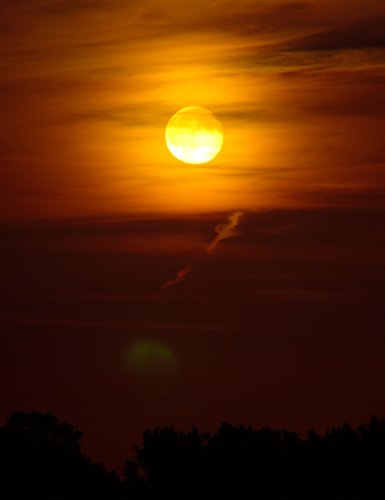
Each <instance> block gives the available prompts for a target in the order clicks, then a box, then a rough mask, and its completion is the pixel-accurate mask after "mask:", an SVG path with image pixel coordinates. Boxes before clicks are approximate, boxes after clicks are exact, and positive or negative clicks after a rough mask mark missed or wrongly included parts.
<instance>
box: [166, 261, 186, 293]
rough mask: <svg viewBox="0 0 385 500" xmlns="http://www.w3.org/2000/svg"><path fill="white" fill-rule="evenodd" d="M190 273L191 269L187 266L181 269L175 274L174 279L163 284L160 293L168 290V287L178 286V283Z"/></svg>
mask: <svg viewBox="0 0 385 500" xmlns="http://www.w3.org/2000/svg"><path fill="white" fill-rule="evenodd" d="M191 271H192V267H190V266H187V267H184V268H183V269H181V270H180V271H178V272H177V274H176V276H175V278H173V279H171V280H169V281H166V282H165V283H163V285H162V287H161V291H162V292H164V290H167V288H170V286H174V285H178V284H179V283H182V281H184V280H185V279H186V277H187V275H188V274H190V273H191Z"/></svg>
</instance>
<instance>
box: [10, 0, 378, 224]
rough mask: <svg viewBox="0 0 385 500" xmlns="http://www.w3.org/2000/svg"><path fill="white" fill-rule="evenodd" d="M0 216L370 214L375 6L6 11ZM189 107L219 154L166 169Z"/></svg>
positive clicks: (77, 5) (170, 2) (156, 0)
mask: <svg viewBox="0 0 385 500" xmlns="http://www.w3.org/2000/svg"><path fill="white" fill-rule="evenodd" d="M0 9H1V28H2V29H1V35H0V39H1V45H0V46H1V48H0V55H1V63H0V64H1V72H0V75H1V76H0V87H1V94H0V105H1V109H2V120H3V127H2V135H1V138H0V155H1V165H2V171H1V184H0V191H1V192H0V194H1V197H2V200H3V207H2V211H1V214H2V217H3V218H15V217H17V218H25V217H28V218H29V217H47V216H48V217H50V216H65V215H87V214H99V213H186V212H209V211H217V210H233V209H252V210H254V209H259V208H261V207H266V206H268V207H273V208H282V207H287V206H308V205H310V206H318V205H339V204H343V205H345V204H348V205H349V200H350V199H351V198H352V197H357V196H360V197H361V198H360V199H361V200H363V199H364V198H365V200H366V201H365V204H370V205H372V204H373V203H377V204H378V203H379V201H378V200H379V199H381V194H382V192H383V189H384V187H385V174H384V167H385V141H383V130H384V127H385V92H384V90H385V50H384V49H385V34H384V30H383V26H384V23H385V5H384V3H383V1H382V0H373V1H371V2H369V3H368V2H362V1H361V0H356V1H354V0H349V1H348V0H338V1H329V0H325V1H323V2H319V1H315V0H313V1H311V0H309V1H306V2H305V1H304V2H301V1H292V2H288V1H281V0H279V1H278V0H269V1H258V2H257V1H254V2H253V1H246V0H241V1H239V2H236V3H234V2H229V1H224V0H219V1H212V2H207V1H201V0H198V1H195V2H193V4H192V5H189V8H188V9H186V7H185V5H184V4H183V2H180V1H177V0H152V1H133V2H120V1H116V0H114V1H113V0H94V1H91V0H88V1H83V2H79V1H73V0H72V1H71V0H66V1H59V0H56V1H55V0H40V1H39V0H30V1H29V2H23V1H17V2H16V1H10V0H9V1H3V2H2V4H1V7H0ZM190 104H199V105H203V106H206V107H208V108H210V109H211V110H212V111H213V112H214V113H215V114H216V115H217V116H218V118H219V119H220V121H221V122H222V125H223V128H224V131H225V144H224V148H223V150H222V152H221V154H220V155H219V156H218V157H217V158H216V159H215V160H214V161H213V162H212V163H210V164H208V165H206V166H192V167H189V166H186V165H184V164H182V163H180V162H178V161H177V160H175V159H174V158H173V157H172V156H171V155H170V154H169V152H168V151H167V149H166V146H165V142H164V127H165V124H166V123H167V121H168V119H169V117H170V116H171V115H172V114H173V113H174V112H175V111H176V110H177V109H179V108H181V107H183V106H186V105H190Z"/></svg>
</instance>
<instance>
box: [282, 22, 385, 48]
mask: <svg viewBox="0 0 385 500" xmlns="http://www.w3.org/2000/svg"><path fill="white" fill-rule="evenodd" d="M384 26H385V16H384V15H380V16H372V17H366V18H363V19H359V20H358V21H355V22H351V23H348V24H344V25H341V26H337V27H334V28H331V29H326V30H324V31H320V32H317V33H313V34H311V35H307V36H305V37H302V38H300V39H299V40H296V41H295V42H293V44H292V46H291V50H302V51H313V50H319V51H339V50H348V49H356V50H357V49H370V48H381V49H382V48H385V30H384Z"/></svg>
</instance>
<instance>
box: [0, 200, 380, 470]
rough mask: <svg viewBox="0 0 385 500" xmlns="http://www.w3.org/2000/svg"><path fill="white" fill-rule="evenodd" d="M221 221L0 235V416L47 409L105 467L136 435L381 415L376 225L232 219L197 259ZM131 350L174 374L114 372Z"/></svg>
mask: <svg viewBox="0 0 385 500" xmlns="http://www.w3.org/2000/svg"><path fill="white" fill-rule="evenodd" d="M224 218H225V215H224V214H217V215H215V216H214V215H212V216H208V217H205V218H203V217H201V218H198V217H195V218H194V217H191V218H180V219H176V218H175V219H152V220H140V221H130V220H124V219H117V220H113V219H110V220H99V219H96V218H95V219H80V220H75V219H68V220H60V221H49V222H42V221H36V222H18V223H12V224H11V223H8V224H7V223H4V224H3V226H2V235H3V238H4V240H3V255H2V263H3V265H2V271H1V297H2V300H1V314H2V349H1V363H0V367H1V368H0V370H1V374H0V375H1V377H0V379H1V398H2V402H3V404H2V417H3V418H5V417H6V415H7V414H9V413H10V412H12V411H13V410H15V409H18V408H24V409H36V410H41V411H51V412H53V413H55V414H57V415H58V416H59V417H60V418H62V419H64V420H67V421H70V422H72V423H73V424H75V425H76V426H77V427H78V428H80V429H83V430H84V431H85V432H86V435H85V444H86V450H87V451H88V452H89V453H91V455H92V456H93V457H95V458H96V459H98V460H100V461H105V462H107V463H108V464H112V465H114V466H116V467H118V466H119V464H120V463H121V461H122V460H123V458H124V457H125V456H127V455H129V454H130V453H131V451H132V443H133V442H134V441H135V442H136V443H139V442H140V435H141V432H142V430H143V429H144V428H146V427H148V426H155V425H166V424H175V425H176V426H178V427H180V428H184V429H188V428H189V427H190V426H191V425H192V424H195V425H198V426H199V427H200V428H202V429H204V430H208V429H214V428H215V427H216V425H217V424H218V423H219V422H220V421H221V420H229V421H232V422H235V423H238V422H244V423H252V424H254V425H256V426H259V425H272V426H285V427H289V428H291V429H293V430H298V431H305V430H306V429H307V428H309V427H311V426H315V427H316V428H318V429H324V428H325V426H330V425H332V424H339V423H342V422H343V421H345V420H349V421H351V422H352V423H356V424H358V423H359V422H361V421H364V420H366V419H368V418H369V417H370V415H371V414H372V413H376V414H378V415H383V414H384V398H385V365H384V352H385V337H384V326H385V322H384V315H383V306H384V291H383V290H384V288H383V282H384V279H385V267H384V260H383V248H384V240H385V237H384V232H383V230H382V228H383V221H384V212H383V211H382V210H373V209H352V208H350V209H317V210H315V209H314V210H300V211H277V212H265V213H260V214H256V213H254V214H251V213H246V214H245V215H244V218H243V221H242V222H241V224H240V232H241V235H240V236H239V237H238V238H237V239H231V240H226V241H223V242H222V243H221V244H220V245H221V246H219V247H218V248H217V251H216V253H215V254H212V255H205V248H206V246H207V243H208V242H209V241H210V240H211V239H212V237H213V227H214V225H215V224H216V223H217V222H221V221H223V219H224ZM168 240H169V241H173V242H174V244H175V248H174V249H172V248H170V249H169V250H168V251H166V250H164V249H163V248H162V247H163V246H164V245H165V243H166V242H167V241H168ZM136 241H141V242H142V244H143V245H144V246H145V248H146V251H140V249H139V248H135V244H134V242H136ZM178 242H179V244H180V246H181V248H178ZM197 242H198V244H197ZM189 247H190V248H191V249H189ZM199 247H200V248H199ZM190 263H193V267H194V269H193V271H192V272H191V274H190V275H189V277H188V278H187V279H186V281H185V282H184V283H181V284H179V285H178V286H175V287H172V288H169V289H168V290H166V291H165V292H163V293H160V292H159V288H160V285H161V284H162V282H164V281H165V280H167V279H168V278H170V277H171V276H174V275H175V272H176V270H178V269H179V268H181V267H183V266H185V265H186V264H190ZM138 341H153V342H159V343H160V344H161V345H163V346H166V347H167V348H168V349H171V350H172V352H173V353H174V355H175V358H176V361H177V367H176V368H175V371H174V370H172V371H171V373H169V372H167V366H165V367H164V366H162V364H160V365H157V366H155V367H154V370H153V372H151V370H150V371H149V373H144V374H140V373H139V374H135V373H133V372H132V371H130V369H129V367H124V358H125V353H127V350H129V349H130V346H132V345H133V343H135V342H138ZM165 363H166V365H167V361H165ZM163 368H165V370H164V369H163ZM165 371H166V372H167V373H166V375H167V376H165V377H164V375H165V373H164V372H165ZM163 378H164V379H163Z"/></svg>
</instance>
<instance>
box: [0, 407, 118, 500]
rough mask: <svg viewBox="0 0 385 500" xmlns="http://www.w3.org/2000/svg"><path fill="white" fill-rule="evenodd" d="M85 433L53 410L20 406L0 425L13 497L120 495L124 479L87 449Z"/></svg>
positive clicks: (2, 484) (0, 464)
mask: <svg viewBox="0 0 385 500" xmlns="http://www.w3.org/2000/svg"><path fill="white" fill-rule="evenodd" d="M81 437H82V434H81V433H80V432H78V431H75V430H74V429H73V427H72V426H71V425H69V424H65V423H59V422H58V420H57V419H56V417H54V416H53V415H51V414H41V413H36V412H32V413H26V412H17V413H14V414H13V415H11V417H10V418H9V419H8V421H7V422H6V424H5V426H3V427H1V428H0V488H1V491H3V492H4V491H7V492H9V493H8V494H7V498H9V499H19V498H20V499H21V498H26V497H37V498H40V499H48V498H50V499H51V500H52V499H64V498H66V499H68V498H71V497H72V498H73V497H76V496H83V497H86V498H107V497H108V498H119V494H120V491H119V490H120V481H119V478H118V477H117V475H116V474H109V473H107V472H106V471H105V469H104V467H103V466H101V465H97V464H93V463H92V462H91V460H90V459H89V458H87V457H86V456H85V455H83V454H82V453H81V449H80V439H81Z"/></svg>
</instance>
